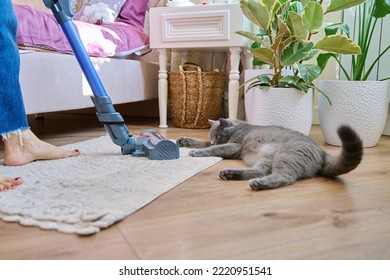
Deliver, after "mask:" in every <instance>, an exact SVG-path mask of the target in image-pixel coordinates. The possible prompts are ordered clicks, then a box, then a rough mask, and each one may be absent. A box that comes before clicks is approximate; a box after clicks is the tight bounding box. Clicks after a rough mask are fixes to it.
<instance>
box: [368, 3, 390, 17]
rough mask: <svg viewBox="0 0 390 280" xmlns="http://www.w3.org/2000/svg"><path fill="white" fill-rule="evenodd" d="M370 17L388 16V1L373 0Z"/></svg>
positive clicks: (389, 4)
mask: <svg viewBox="0 0 390 280" xmlns="http://www.w3.org/2000/svg"><path fill="white" fill-rule="evenodd" d="M374 2H375V3H374V10H373V12H372V16H373V17H375V18H383V17H385V16H387V15H388V14H390V0H375V1H374Z"/></svg>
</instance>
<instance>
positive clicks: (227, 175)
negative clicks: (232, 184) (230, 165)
mask: <svg viewBox="0 0 390 280" xmlns="http://www.w3.org/2000/svg"><path fill="white" fill-rule="evenodd" d="M234 174H235V172H234V170H232V169H222V170H221V171H219V178H221V179H223V180H234V179H235V178H234Z"/></svg>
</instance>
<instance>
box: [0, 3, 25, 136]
mask: <svg viewBox="0 0 390 280" xmlns="http://www.w3.org/2000/svg"><path fill="white" fill-rule="evenodd" d="M1 2H2V4H1V8H0V134H1V135H2V136H3V138H6V137H7V133H11V132H12V133H18V134H20V132H21V131H22V130H25V129H28V128H29V126H28V123H27V117H26V111H25V108H24V103H23V97H22V91H21V88H20V83H19V70H20V57H19V51H18V47H17V44H16V27H17V22H16V16H15V13H14V10H13V7H12V2H11V0H5V1H1ZM4 2H5V3H4Z"/></svg>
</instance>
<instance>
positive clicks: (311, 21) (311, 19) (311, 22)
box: [302, 2, 324, 34]
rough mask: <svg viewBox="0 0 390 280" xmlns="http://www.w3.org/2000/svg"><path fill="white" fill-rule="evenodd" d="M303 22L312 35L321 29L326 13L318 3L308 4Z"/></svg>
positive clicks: (304, 11)
mask: <svg viewBox="0 0 390 280" xmlns="http://www.w3.org/2000/svg"><path fill="white" fill-rule="evenodd" d="M302 22H303V25H304V26H305V28H306V30H307V31H309V33H310V34H313V32H315V31H317V30H318V29H320V28H321V27H322V24H323V22H324V13H323V11H322V7H321V5H320V4H318V3H317V2H309V3H307V5H306V6H305V9H304V10H303V14H302Z"/></svg>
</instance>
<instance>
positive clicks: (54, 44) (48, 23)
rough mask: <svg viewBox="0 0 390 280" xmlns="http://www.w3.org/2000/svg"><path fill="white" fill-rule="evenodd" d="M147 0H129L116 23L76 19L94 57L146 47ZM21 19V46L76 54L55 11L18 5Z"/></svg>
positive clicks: (84, 41) (88, 50)
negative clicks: (59, 23)
mask: <svg viewBox="0 0 390 280" xmlns="http://www.w3.org/2000/svg"><path fill="white" fill-rule="evenodd" d="M146 4H147V1H145V0H127V1H126V3H125V4H124V6H123V8H122V10H121V12H120V14H119V15H118V17H117V19H116V20H115V22H114V23H113V24H102V25H97V24H92V23H87V22H82V21H78V20H74V21H73V22H74V24H75V27H76V29H77V31H78V33H79V35H80V38H81V41H82V42H83V44H84V46H85V48H86V50H87V52H88V54H89V55H91V56H98V57H110V56H115V55H128V54H131V53H134V52H136V51H139V50H142V49H144V48H146V47H147V46H148V44H149V37H148V35H147V34H145V33H144V32H143V30H142V29H143V22H144V18H145V13H146ZM14 9H15V13H16V16H17V19H18V33H17V42H18V44H19V46H21V47H27V48H35V49H39V48H41V49H44V50H50V51H55V52H60V53H72V49H71V47H70V45H69V43H68V41H67V39H66V37H65V35H64V34H63V32H62V30H61V27H60V26H59V25H58V23H57V21H56V20H55V18H54V16H53V15H52V14H51V11H49V10H48V12H44V11H40V10H37V9H34V8H32V7H31V6H27V5H17V4H14Z"/></svg>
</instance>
